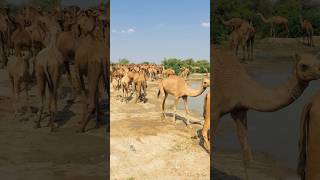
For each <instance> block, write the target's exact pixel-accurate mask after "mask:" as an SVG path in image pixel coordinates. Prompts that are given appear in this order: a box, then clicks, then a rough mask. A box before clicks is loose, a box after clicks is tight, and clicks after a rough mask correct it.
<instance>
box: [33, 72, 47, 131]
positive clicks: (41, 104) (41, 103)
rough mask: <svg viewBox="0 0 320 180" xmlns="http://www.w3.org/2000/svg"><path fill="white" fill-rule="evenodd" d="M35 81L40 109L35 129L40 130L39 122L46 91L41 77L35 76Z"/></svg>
mask: <svg viewBox="0 0 320 180" xmlns="http://www.w3.org/2000/svg"><path fill="white" fill-rule="evenodd" d="M37 81H38V83H37V84H38V87H39V92H40V109H39V117H38V121H37V124H36V126H35V128H41V125H40V121H41V116H42V114H43V107H44V97H45V91H46V89H45V88H46V86H45V83H44V79H43V77H39V76H37Z"/></svg>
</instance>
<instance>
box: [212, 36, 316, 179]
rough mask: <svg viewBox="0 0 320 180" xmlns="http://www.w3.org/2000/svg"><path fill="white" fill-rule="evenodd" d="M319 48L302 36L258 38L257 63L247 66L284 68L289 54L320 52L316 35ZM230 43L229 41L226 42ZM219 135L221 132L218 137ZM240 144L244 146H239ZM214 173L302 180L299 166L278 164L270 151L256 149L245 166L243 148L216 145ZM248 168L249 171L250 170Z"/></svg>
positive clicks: (221, 176) (228, 176) (222, 176)
mask: <svg viewBox="0 0 320 180" xmlns="http://www.w3.org/2000/svg"><path fill="white" fill-rule="evenodd" d="M314 41H315V44H316V47H307V46H304V45H302V44H301V39H293V38H269V39H262V40H257V41H256V43H255V50H254V52H255V54H254V56H255V58H254V61H253V62H250V63H248V64H245V65H244V66H245V67H246V68H247V69H252V68H258V69H260V70H264V69H267V70H269V69H272V70H271V71H276V70H281V68H282V66H287V63H286V62H285V61H287V59H288V57H290V56H292V57H293V55H294V53H312V54H317V52H319V46H320V37H314ZM223 46H228V43H227V42H226V44H223ZM239 52H240V53H241V51H239ZM231 130H234V131H235V127H225V128H224V129H219V130H218V131H219V132H218V134H225V133H229V132H230V131H231ZM218 136H219V135H217V138H218ZM239 146H240V145H239ZM214 153H215V155H214V160H213V162H212V164H213V166H214V172H212V176H213V177H214V179H217V180H240V179H246V174H247V175H248V179H250V180H255V179H259V180H298V179H299V178H298V177H297V174H296V172H295V169H288V168H285V167H282V166H280V165H278V163H277V162H276V161H275V160H274V159H273V157H272V156H270V155H269V154H268V153H259V152H256V153H254V154H253V156H254V162H253V163H251V165H250V167H249V168H247V169H245V168H244V167H245V166H244V163H243V160H242V154H241V152H239V151H234V150H226V149H221V148H219V147H216V148H215V152H214ZM246 171H247V173H246Z"/></svg>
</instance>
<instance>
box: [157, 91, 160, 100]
mask: <svg viewBox="0 0 320 180" xmlns="http://www.w3.org/2000/svg"><path fill="white" fill-rule="evenodd" d="M159 96H160V89H159V90H158V95H157V98H158V99H159Z"/></svg>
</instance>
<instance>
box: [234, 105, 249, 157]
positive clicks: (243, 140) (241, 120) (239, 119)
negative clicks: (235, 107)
mask: <svg viewBox="0 0 320 180" xmlns="http://www.w3.org/2000/svg"><path fill="white" fill-rule="evenodd" d="M231 116H232V118H233V119H234V121H235V123H236V125H237V133H238V138H239V141H240V145H241V149H242V151H243V153H244V154H243V156H244V160H245V162H246V163H249V162H251V161H252V160H253V157H252V153H251V149H250V147H249V144H248V127H247V111H236V112H232V113H231Z"/></svg>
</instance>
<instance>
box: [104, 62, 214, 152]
mask: <svg viewBox="0 0 320 180" xmlns="http://www.w3.org/2000/svg"><path fill="white" fill-rule="evenodd" d="M110 72H111V77H110V78H111V80H110V82H111V86H112V88H113V89H114V90H115V91H116V92H118V95H120V97H121V98H120V100H121V102H125V103H128V101H129V99H130V97H131V96H132V95H133V94H135V100H134V102H135V103H138V102H146V101H145V100H146V96H147V82H148V81H157V83H158V85H159V89H158V92H157V97H158V99H160V109H161V115H162V116H161V117H162V118H165V119H166V118H167V115H166V113H165V102H166V99H167V97H168V95H172V96H173V97H174V104H173V115H172V121H173V122H174V123H176V106H177V105H178V102H179V99H180V98H182V99H183V102H184V107H185V112H186V115H190V111H189V108H188V97H197V96H200V95H201V94H202V93H203V92H204V91H205V90H206V88H208V87H210V80H209V77H208V75H205V76H204V78H203V79H202V83H201V84H200V86H199V87H198V88H196V89H194V88H192V87H190V86H189V85H188V83H187V81H186V80H187V78H188V75H189V73H190V70H189V68H187V67H181V68H180V74H179V76H178V75H176V73H175V71H174V70H173V69H171V68H168V69H165V68H164V67H163V66H162V65H156V64H129V65H121V64H114V65H111V67H110ZM129 94H130V95H129ZM203 111H204V113H203V116H204V119H205V122H204V126H203V129H202V135H203V137H204V138H205V144H204V146H205V148H206V149H207V150H210V146H209V143H208V140H209V138H208V137H209V136H208V131H209V129H210V94H207V95H206V96H205V100H204V109H203ZM185 123H186V125H187V127H189V128H192V127H191V126H190V121H189V119H188V118H186V122H185Z"/></svg>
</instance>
